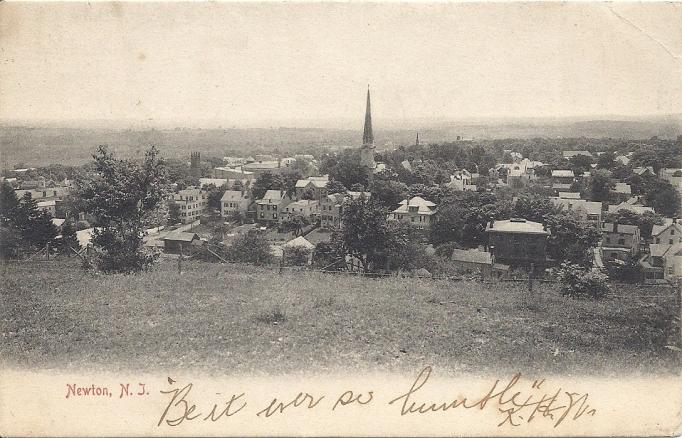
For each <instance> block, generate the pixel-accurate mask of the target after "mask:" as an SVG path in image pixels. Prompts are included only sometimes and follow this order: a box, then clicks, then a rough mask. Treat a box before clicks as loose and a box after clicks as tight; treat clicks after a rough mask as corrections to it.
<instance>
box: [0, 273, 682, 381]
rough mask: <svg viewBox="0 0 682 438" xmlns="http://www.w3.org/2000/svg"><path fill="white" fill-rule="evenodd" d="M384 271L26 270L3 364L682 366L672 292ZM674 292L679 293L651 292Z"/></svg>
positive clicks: (1, 353) (8, 296) (2, 326)
mask: <svg viewBox="0 0 682 438" xmlns="http://www.w3.org/2000/svg"><path fill="white" fill-rule="evenodd" d="M536 290H540V292H541V294H542V298H541V300H540V302H539V303H537V304H535V305H532V306H531V305H529V302H530V301H529V300H528V297H527V293H526V291H525V284H523V283H499V284H494V285H482V284H480V283H475V282H448V281H432V280H420V279H400V278H388V279H381V280H373V279H366V278H359V277H351V276H340V275H329V274H319V273H293V272H289V273H284V274H283V275H278V274H277V273H276V272H274V271H271V270H269V269H267V268H257V267H252V266H242V265H230V266H224V265H214V264H202V263H187V264H186V266H185V272H184V273H183V275H179V274H178V273H177V272H176V265H175V264H174V263H173V262H170V261H165V262H162V263H161V265H160V266H159V267H158V268H157V269H156V270H155V271H154V272H150V273H145V274H141V275H135V276H123V275H112V276H93V275H90V274H86V273H84V272H83V271H82V270H80V269H79V267H78V266H77V264H76V263H71V264H68V263H67V264H65V263H61V262H48V263H30V264H24V265H20V264H11V265H7V266H5V267H4V271H3V272H2V284H1V285H0V294H1V295H0V360H1V361H2V362H3V363H5V364H6V365H10V366H20V367H32V368H53V367H54V368H59V369H84V368H89V369H92V368H95V369H108V370H144V369H154V370H167V369H177V368H182V367H190V368H194V369H198V370H202V371H207V372H217V373H230V374H235V373H255V372H263V373H273V372H274V373H279V372H296V371H298V370H306V371H310V370H314V371H320V372H324V371H336V370H343V371H346V372H348V371H363V370H391V371H410V372H413V371H414V370H415V369H416V368H418V367H423V366H425V365H433V366H435V367H438V368H440V369H441V370H443V371H449V372H452V373H459V372H468V373H471V372H473V373H486V372H490V371H497V372H499V371H500V370H505V371H506V370H509V371H515V370H518V371H523V372H534V371H543V372H549V373H564V374H565V373H578V374H582V373H593V374H611V373H616V372H622V370H623V369H627V370H628V371H630V372H634V373H638V372H644V373H657V372H664V373H669V372H676V371H677V370H678V369H679V356H678V355H679V353H678V352H677V351H675V350H674V349H670V348H669V347H666V346H670V345H677V346H679V340H678V334H679V331H678V330H679V329H678V326H677V324H678V323H679V319H678V315H679V309H675V300H674V298H673V297H674V291H672V290H671V289H669V288H647V289H641V290H637V288H636V287H630V288H619V290H618V291H617V293H618V294H619V295H621V297H617V298H616V297H611V298H607V299H605V300H603V301H600V302H593V301H585V300H573V299H568V298H563V297H561V296H560V294H559V293H558V291H557V290H556V288H554V287H553V286H548V285H542V286H541V287H539V288H537V289H536ZM643 295H657V296H660V295H666V296H667V297H662V298H656V297H651V296H649V297H642V296H643Z"/></svg>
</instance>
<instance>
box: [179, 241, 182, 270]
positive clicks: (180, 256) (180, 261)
mask: <svg viewBox="0 0 682 438" xmlns="http://www.w3.org/2000/svg"><path fill="white" fill-rule="evenodd" d="M179 245H180V255H178V274H182V243H180V244H179Z"/></svg>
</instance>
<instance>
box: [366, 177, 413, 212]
mask: <svg viewBox="0 0 682 438" xmlns="http://www.w3.org/2000/svg"><path fill="white" fill-rule="evenodd" d="M371 192H372V198H374V199H375V200H376V201H377V202H378V203H380V204H381V205H383V206H384V207H388V208H395V206H396V205H398V204H399V203H400V201H402V200H403V199H405V198H406V197H407V196H408V193H407V186H406V185H405V184H404V183H401V182H399V181H392V180H385V179H375V180H374V182H373V183H372V187H371Z"/></svg>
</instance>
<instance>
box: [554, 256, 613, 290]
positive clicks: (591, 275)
mask: <svg viewBox="0 0 682 438" xmlns="http://www.w3.org/2000/svg"><path fill="white" fill-rule="evenodd" d="M558 278H559V281H560V282H561V294H562V295H564V296H570V297H573V298H592V299H599V298H603V297H605V296H606V295H607V294H608V292H609V286H608V284H607V280H608V277H607V276H606V275H605V274H602V273H601V272H598V271H596V270H587V269H585V268H583V267H581V266H579V265H575V264H572V263H568V262H565V263H562V264H561V267H560V268H559V271H558Z"/></svg>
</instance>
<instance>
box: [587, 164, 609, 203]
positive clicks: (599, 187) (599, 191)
mask: <svg viewBox="0 0 682 438" xmlns="http://www.w3.org/2000/svg"><path fill="white" fill-rule="evenodd" d="M612 187H613V181H611V173H610V172H609V171H608V170H603V169H599V170H596V171H593V172H592V174H591V175H590V183H589V191H590V198H591V199H592V201H596V202H604V201H608V200H609V192H610V191H611V188H612Z"/></svg>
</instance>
